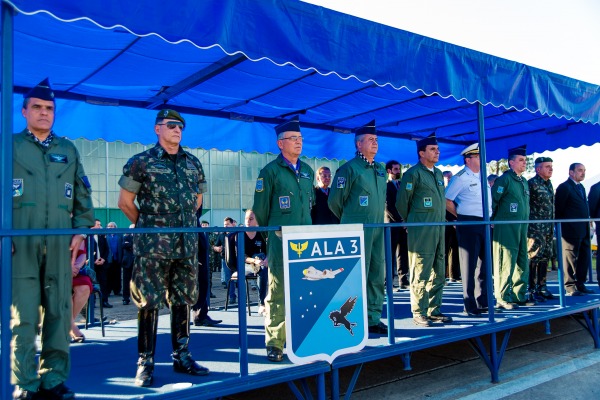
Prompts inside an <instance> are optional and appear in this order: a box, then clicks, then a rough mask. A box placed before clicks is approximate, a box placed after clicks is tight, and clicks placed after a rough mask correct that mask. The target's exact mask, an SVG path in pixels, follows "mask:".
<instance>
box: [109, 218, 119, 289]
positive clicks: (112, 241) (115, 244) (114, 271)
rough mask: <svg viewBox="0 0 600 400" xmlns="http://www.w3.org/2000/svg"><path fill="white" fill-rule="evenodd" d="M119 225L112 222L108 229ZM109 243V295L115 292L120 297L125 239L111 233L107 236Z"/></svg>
mask: <svg viewBox="0 0 600 400" xmlns="http://www.w3.org/2000/svg"><path fill="white" fill-rule="evenodd" d="M116 227H117V224H116V223H115V222H113V221H110V222H109V223H108V224H107V225H106V229H115V228H116ZM106 241H107V243H108V249H109V252H108V258H107V259H106V261H107V268H106V270H107V281H108V294H110V292H113V293H114V294H115V295H117V296H119V295H120V294H121V262H122V260H123V237H122V236H121V235H115V234H114V233H109V234H108V235H107V236H106Z"/></svg>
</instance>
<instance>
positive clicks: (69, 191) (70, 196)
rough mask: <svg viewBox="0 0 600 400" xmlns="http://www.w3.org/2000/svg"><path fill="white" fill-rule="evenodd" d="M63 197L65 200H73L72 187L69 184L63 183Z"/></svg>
mask: <svg viewBox="0 0 600 400" xmlns="http://www.w3.org/2000/svg"><path fill="white" fill-rule="evenodd" d="M65 197H66V198H67V199H70V200H72V199H73V185H72V184H70V183H69V182H67V183H65Z"/></svg>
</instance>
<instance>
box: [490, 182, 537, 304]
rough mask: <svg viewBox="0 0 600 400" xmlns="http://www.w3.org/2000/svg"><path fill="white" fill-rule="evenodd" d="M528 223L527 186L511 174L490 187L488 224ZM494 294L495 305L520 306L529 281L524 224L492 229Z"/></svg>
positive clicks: (503, 225)
mask: <svg viewBox="0 0 600 400" xmlns="http://www.w3.org/2000/svg"><path fill="white" fill-rule="evenodd" d="M527 219H529V184H528V183H527V180H526V179H525V178H523V177H520V176H517V174H515V172H514V171H513V170H508V171H506V172H505V173H504V174H503V175H502V176H500V177H499V178H498V179H496V182H494V186H493V187H492V220H493V221H521V220H527ZM493 253H494V294H495V295H496V300H497V301H503V302H508V303H513V302H524V301H525V300H526V299H525V296H526V291H527V283H528V281H529V260H528V257H527V224H497V225H494V241H493Z"/></svg>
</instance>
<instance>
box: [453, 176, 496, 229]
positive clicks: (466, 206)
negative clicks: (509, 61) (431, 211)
mask: <svg viewBox="0 0 600 400" xmlns="http://www.w3.org/2000/svg"><path fill="white" fill-rule="evenodd" d="M485 186H486V187H487V190H488V200H489V215H492V192H491V190H490V187H489V185H485ZM446 199H448V200H450V201H454V202H455V203H456V213H457V214H460V215H470V216H473V217H481V218H483V205H482V203H481V181H480V176H479V173H475V172H473V171H471V170H470V169H469V168H467V167H464V168H463V169H461V170H460V171H459V172H458V173H457V174H456V175H454V176H453V177H452V179H451V180H450V183H449V184H448V187H447V188H446Z"/></svg>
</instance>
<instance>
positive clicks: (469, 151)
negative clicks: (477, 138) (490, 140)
mask: <svg viewBox="0 0 600 400" xmlns="http://www.w3.org/2000/svg"><path fill="white" fill-rule="evenodd" d="M474 154H479V143H473V144H472V145H470V146H468V147H467V148H466V149H464V150H463V151H461V152H460V155H461V156H463V157H468V156H472V155H474Z"/></svg>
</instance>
